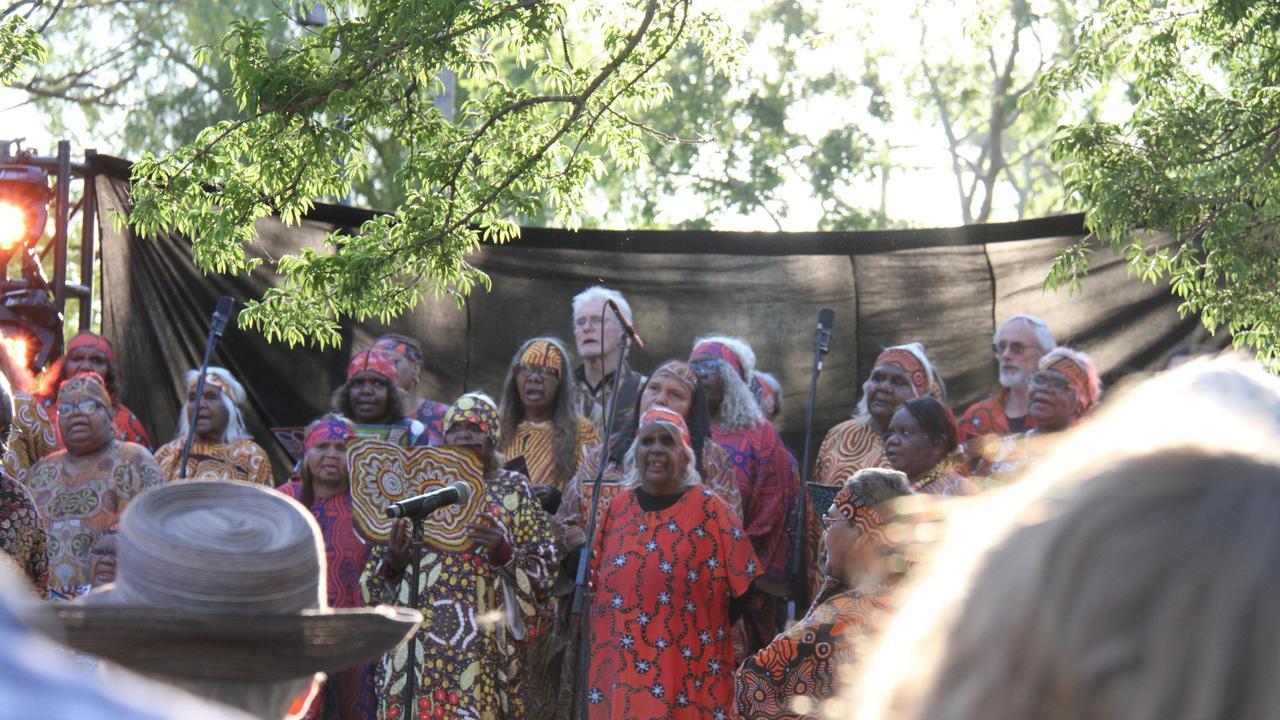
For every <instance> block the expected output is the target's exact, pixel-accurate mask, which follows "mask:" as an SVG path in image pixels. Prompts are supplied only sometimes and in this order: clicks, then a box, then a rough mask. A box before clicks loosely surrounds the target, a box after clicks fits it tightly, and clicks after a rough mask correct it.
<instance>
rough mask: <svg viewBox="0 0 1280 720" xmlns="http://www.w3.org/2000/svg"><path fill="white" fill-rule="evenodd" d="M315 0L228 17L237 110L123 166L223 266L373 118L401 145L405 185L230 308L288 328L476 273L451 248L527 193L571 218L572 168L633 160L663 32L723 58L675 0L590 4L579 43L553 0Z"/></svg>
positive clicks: (469, 283)
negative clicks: (586, 42) (279, 21)
mask: <svg viewBox="0 0 1280 720" xmlns="http://www.w3.org/2000/svg"><path fill="white" fill-rule="evenodd" d="M325 7H326V9H327V11H328V14H329V16H330V18H331V20H330V22H329V23H328V24H327V25H325V26H323V27H320V28H314V29H311V30H309V31H308V32H305V33H301V34H300V35H298V36H297V37H296V38H294V39H293V40H291V41H290V42H289V43H287V44H284V45H281V46H274V45H273V44H272V43H271V42H270V39H269V33H268V26H267V23H265V22H263V21H248V20H245V21H237V22H235V23H234V24H233V29H232V30H231V32H229V33H228V34H227V35H226V37H225V38H223V40H222V41H221V42H220V43H219V44H218V45H217V46H216V47H212V48H208V49H207V50H206V54H207V55H209V56H216V57H219V58H221V59H222V60H223V61H225V62H226V63H227V65H228V66H229V67H230V70H231V75H232V83H231V90H230V92H231V95H232V97H233V98H234V100H235V101H236V104H237V108H238V111H239V113H240V117H239V118H237V119H232V120H224V121H221V122H218V123H216V124H214V125H212V126H210V127H208V128H206V129H205V130H203V131H201V132H200V133H199V135H198V136H197V137H196V139H195V140H194V141H193V142H192V143H190V144H188V145H184V146H183V147H180V148H178V149H177V150H175V151H173V152H172V153H168V154H164V155H154V154H147V155H144V156H143V157H142V158H141V159H140V160H139V161H138V162H137V163H136V164H135V166H134V177H133V180H134V186H133V199H134V201H135V206H134V208H133V210H132V212H131V213H130V216H129V222H130V223H132V224H133V226H134V227H135V228H136V229H138V230H139V231H141V232H142V233H144V234H152V233H156V232H160V231H176V232H180V233H182V234H184V235H186V236H187V237H190V238H191V239H192V243H193V253H194V256H195V259H196V262H197V264H198V265H199V266H200V267H201V268H202V269H204V270H206V271H215V272H236V271H246V270H249V269H252V268H253V267H254V266H255V265H256V264H257V261H254V260H252V259H250V257H249V256H248V255H247V254H246V251H245V246H246V244H248V243H251V242H252V241H253V239H254V229H253V226H254V221H255V220H257V219H259V218H262V217H265V216H267V215H270V214H273V213H274V214H278V215H279V216H280V217H281V218H282V219H283V220H284V221H285V222H297V221H298V220H299V219H300V218H301V216H302V214H303V213H305V212H306V211H307V209H308V208H310V207H311V206H312V204H313V203H314V202H315V201H316V199H317V198H324V197H343V196H345V195H346V194H347V192H348V191H349V190H350V189H351V185H352V182H353V181H354V180H356V179H359V178H362V177H364V176H365V175H366V173H367V171H368V163H367V159H368V157H369V155H370V137H371V136H374V135H376V134H379V133H381V134H383V135H384V136H389V137H394V138H395V140H396V141H397V142H398V143H400V144H401V145H403V147H404V148H405V154H404V156H403V160H402V162H401V164H400V166H399V167H398V168H396V170H395V175H394V182H395V184H396V185H397V186H398V187H400V188H402V189H403V191H404V193H405V201H404V202H403V203H401V204H400V205H399V206H398V207H396V208H394V210H392V211H391V212H390V213H388V214H386V215H383V216H380V217H378V218H376V219H374V220H371V221H370V222H368V223H366V224H365V225H364V226H363V227H362V228H360V232H359V233H357V234H355V235H344V234H334V235H332V236H331V237H330V238H329V242H330V243H331V245H332V247H333V251H332V252H316V251H314V250H311V249H305V250H303V251H302V252H300V253H299V254H298V255H296V256H290V257H284V258H280V259H279V260H278V261H277V263H276V270H277V271H278V272H279V273H280V275H281V276H282V278H283V281H282V284H281V285H280V286H279V287H277V288H274V289H272V290H270V291H268V293H267V294H266V295H265V296H264V297H263V298H261V299H260V300H255V301H252V302H250V303H248V304H247V305H246V307H245V310H244V311H243V312H242V313H241V314H240V320H241V323H242V324H244V325H248V326H251V327H256V328H259V329H260V330H262V331H263V332H264V333H265V334H266V335H267V336H268V337H269V338H278V339H284V340H286V341H288V342H290V343H296V342H303V341H305V340H315V341H318V342H320V343H321V344H325V343H328V342H336V341H337V338H338V322H339V320H340V319H342V318H344V317H351V318H355V319H357V320H359V319H366V318H369V317H379V318H381V319H384V320H385V319H388V318H390V317H392V316H394V315H397V314H399V313H402V312H404V311H406V310H408V309H410V308H411V307H413V306H414V305H415V304H416V303H417V302H418V301H419V299H420V298H421V297H422V296H423V294H424V293H428V292H429V293H431V294H434V295H436V296H441V295H450V296H453V297H455V298H457V299H458V300H459V302H461V300H462V298H463V297H464V296H465V295H466V293H467V292H469V291H470V289H471V288H472V287H473V286H474V285H475V284H476V283H485V282H487V279H486V278H485V276H484V275H483V274H482V273H481V272H479V271H478V270H477V269H476V268H474V267H473V266H471V265H470V264H469V263H468V262H467V260H466V255H467V253H468V252H470V251H473V250H474V249H476V247H477V246H478V244H479V242H480V240H481V239H482V238H483V239H487V240H492V241H498V242H503V241H507V240H510V239H512V238H514V237H516V236H517V235H518V233H519V228H518V226H517V225H516V223H515V222H514V220H513V218H515V217H518V216H522V215H528V214H531V213H533V212H534V211H536V210H537V209H538V208H540V207H543V206H546V207H548V208H550V209H551V212H552V213H553V214H554V216H555V218H556V220H557V221H558V222H559V223H561V224H563V225H567V226H573V225H574V223H575V222H576V214H575V213H576V212H577V211H578V209H579V208H580V207H582V205H583V202H584V201H583V187H584V185H585V183H586V182H587V181H588V180H590V179H592V178H596V177H599V176H600V174H601V173H602V172H603V171H604V169H605V167H606V164H612V165H615V166H618V167H622V168H631V167H634V166H635V165H636V163H637V162H638V161H639V155H640V153H641V152H642V148H643V146H642V144H641V142H640V136H641V134H642V133H643V132H644V129H643V128H642V127H641V126H640V125H639V124H638V123H636V122H635V121H634V120H633V119H632V117H631V114H632V113H635V112H638V111H643V110H644V109H647V108H650V107H652V106H654V105H655V104H657V103H659V102H661V101H662V100H664V99H665V98H667V97H668V96H669V92H670V91H669V88H668V87H667V86H666V85H665V84H663V83H662V82H661V69H662V66H663V63H664V61H665V60H666V58H667V57H668V55H670V53H671V52H672V50H673V49H674V48H676V47H679V46H682V45H683V44H685V43H688V42H690V41H693V42H696V43H698V44H699V45H700V46H702V47H703V48H704V51H705V52H707V53H708V54H709V55H711V56H714V57H716V58H717V62H718V63H719V65H720V67H721V68H727V67H728V65H729V63H731V61H732V59H733V57H734V51H733V42H732V40H731V38H730V37H728V36H727V34H725V32H724V30H723V26H721V25H720V24H719V23H718V22H717V21H716V19H715V18H714V17H712V16H709V15H707V14H705V13H702V12H700V11H699V10H698V9H697V8H695V7H693V3H692V2H691V0H633V1H629V2H611V3H608V4H604V5H602V4H592V5H590V6H589V9H588V10H587V11H586V12H587V16H588V19H589V20H590V21H591V22H592V23H593V24H594V26H595V28H596V35H595V43H594V44H593V45H591V46H590V47H580V46H577V45H575V44H574V43H572V42H570V41H569V40H568V38H567V36H566V35H565V34H564V32H563V31H564V25H565V18H566V13H567V9H566V7H565V6H564V5H562V4H561V3H559V2H550V1H547V0H367V1H366V2H360V3H352V2H328V1H326V3H325ZM500 53H510V54H511V55H512V56H513V57H516V58H517V59H518V60H519V61H520V62H521V63H522V64H523V65H525V66H526V67H528V68H530V70H531V72H530V73H529V78H528V82H527V83H525V84H522V85H515V84H513V83H512V82H510V81H509V80H508V79H507V78H505V77H503V76H502V75H501V74H500V73H498V72H497V70H498V64H497V61H496V59H495V58H496V57H498V56H499V54H500ZM442 67H448V68H450V69H452V70H454V71H455V72H457V73H458V74H459V76H461V77H464V78H467V79H468V81H469V82H471V83H472V85H473V87H474V90H473V91H472V92H471V93H470V94H469V96H468V97H467V99H466V100H465V101H464V102H462V104H461V105H460V107H459V108H458V112H457V115H456V118H455V119H453V120H450V119H448V118H446V117H445V115H444V114H443V113H442V112H441V111H440V110H439V109H438V108H436V107H435V106H434V105H433V103H432V97H433V93H434V92H435V90H436V88H435V84H436V82H437V80H436V78H435V75H434V73H435V72H436V71H437V70H438V69H439V68H442ZM597 148H598V149H597Z"/></svg>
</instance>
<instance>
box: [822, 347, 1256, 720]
mask: <svg viewBox="0 0 1280 720" xmlns="http://www.w3.org/2000/svg"><path fill="white" fill-rule="evenodd" d="M1278 437H1280V380H1277V379H1276V378H1274V377H1270V376H1268V375H1267V374H1266V373H1265V372H1263V371H1262V370H1261V369H1260V368H1258V367H1257V366H1256V365H1254V364H1246V363H1241V362H1239V361H1235V360H1230V361H1225V362H1217V361H1215V362H1213V363H1210V362H1197V363H1192V364H1191V365H1190V366H1188V367H1186V368H1182V369H1180V370H1177V371H1174V372H1170V373H1168V374H1166V375H1162V376H1159V377H1157V378H1155V379H1153V380H1151V381H1148V382H1147V383H1144V384H1143V385H1141V386H1139V387H1136V388H1134V389H1133V390H1131V391H1129V393H1128V394H1127V395H1126V396H1124V397H1122V398H1119V399H1117V400H1115V401H1113V402H1112V403H1111V406H1110V407H1108V408H1107V409H1106V410H1105V411H1104V412H1103V413H1101V414H1100V415H1099V417H1097V418H1095V419H1094V420H1093V421H1092V422H1090V423H1089V424H1087V425H1082V426H1080V427H1079V428H1078V429H1073V430H1072V431H1071V432H1070V433H1067V434H1065V435H1064V436H1063V438H1062V440H1060V441H1059V442H1058V443H1057V445H1056V446H1055V448H1054V449H1053V450H1052V451H1051V453H1050V455H1049V456H1047V457H1046V458H1045V459H1044V461H1043V462H1041V463H1039V464H1038V465H1037V467H1036V469H1035V470H1034V471H1033V472H1032V473H1031V474H1030V475H1029V476H1028V477H1027V478H1026V479H1024V480H1023V481H1021V482H1020V483H1018V484H1015V485H1013V486H1011V487H1009V488H1008V489H1006V490H1004V491H1002V492H1001V493H999V494H997V495H995V496H994V497H993V498H991V499H990V500H988V501H986V502H984V503H982V504H980V505H975V506H973V507H971V508H968V509H965V510H962V511H961V512H960V514H958V515H957V516H956V517H954V518H953V520H952V525H953V526H954V527H953V531H952V533H951V534H950V536H949V537H948V539H947V541H946V542H945V543H943V545H942V548H941V549H940V551H939V553H938V554H937V556H936V557H935V558H934V559H933V560H932V561H931V563H930V564H931V568H930V569H929V571H928V572H927V573H926V574H925V576H924V577H925V579H924V581H923V582H922V583H921V584H920V585H919V586H918V587H916V588H915V589H914V592H912V593H911V595H910V597H909V599H908V601H907V603H906V606H905V608H904V609H903V611H902V613H901V614H900V615H899V616H898V617H897V618H896V619H895V621H894V623H893V625H892V627H891V629H890V631H889V633H888V634H887V635H886V636H885V638H884V639H883V642H882V643H881V645H880V647H879V650H878V652H877V654H876V655H875V658H874V660H873V662H872V663H870V664H869V665H868V666H867V668H868V669H867V671H866V673H865V674H864V676H863V677H862V678H861V680H860V682H859V683H858V684H856V687H851V688H850V690H849V694H848V696H847V698H845V701H846V702H847V704H848V707H847V710H848V712H849V713H850V714H851V715H852V714H854V713H855V710H854V708H856V715H857V716H858V717H866V718H890V717H892V718H904V719H906V720H913V719H915V718H930V719H931V720H932V719H941V720H968V719H970V718H979V717H980V718H983V719H984V720H988V719H991V720H1002V719H1004V718H1008V719H1009V720H1013V719H1015V718H1017V719H1019V720H1021V719H1023V718H1038V719H1039V718H1044V719H1046V720H1057V719H1059V718H1061V719H1065V718H1078V717H1091V718H1125V719H1126V720H1129V719H1134V720H1155V719H1156V718H1159V719H1160V720H1166V719H1172V720H1179V719H1180V718H1208V717H1215V718H1216V717H1221V718H1228V717H1229V718H1233V719H1235V718H1241V719H1246V720H1248V719H1251V718H1269V717H1274V716H1275V715H1276V714H1277V713H1280V695H1277V693H1276V692H1275V691H1274V687H1275V683H1274V677H1275V675H1276V673H1277V672H1280V647H1277V646H1276V644H1275V643H1273V642H1270V638H1272V637H1274V635H1275V633H1276V632H1277V630H1280V605H1277V604H1276V603H1275V602H1274V598H1275V597H1276V596H1277V593H1278V592H1280V529H1277V525H1276V522H1275V518H1276V516H1277V514H1278V513H1280V453H1278V452H1277V442H1276V440H1277V438H1278Z"/></svg>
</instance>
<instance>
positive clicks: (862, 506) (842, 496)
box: [831, 484, 884, 527]
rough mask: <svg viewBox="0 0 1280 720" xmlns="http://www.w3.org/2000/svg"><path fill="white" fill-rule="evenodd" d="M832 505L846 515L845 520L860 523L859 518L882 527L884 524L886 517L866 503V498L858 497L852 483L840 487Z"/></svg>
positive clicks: (871, 524) (855, 523)
mask: <svg viewBox="0 0 1280 720" xmlns="http://www.w3.org/2000/svg"><path fill="white" fill-rule="evenodd" d="M831 507H833V508H835V509H836V512H838V513H840V514H841V515H843V516H844V519H845V520H848V521H850V522H852V523H853V524H854V525H858V521H859V519H861V520H862V521H863V522H865V523H867V524H868V525H870V526H874V527H881V526H883V525H884V518H883V517H881V516H880V513H879V512H876V509H875V508H873V507H871V506H870V505H868V504H867V503H866V501H865V500H863V499H862V498H860V497H858V495H857V493H855V492H854V491H853V485H852V484H846V485H845V486H844V487H842V488H840V492H838V493H836V496H835V499H833V500H832V501H831Z"/></svg>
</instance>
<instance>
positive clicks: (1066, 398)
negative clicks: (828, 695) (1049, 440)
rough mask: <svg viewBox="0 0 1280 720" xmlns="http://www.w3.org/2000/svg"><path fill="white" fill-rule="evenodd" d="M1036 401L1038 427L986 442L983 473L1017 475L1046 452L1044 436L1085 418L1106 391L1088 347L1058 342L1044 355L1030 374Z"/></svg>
mask: <svg viewBox="0 0 1280 720" xmlns="http://www.w3.org/2000/svg"><path fill="white" fill-rule="evenodd" d="M1027 387H1028V388H1030V389H1031V395H1030V398H1031V402H1030V404H1029V405H1028V406H1027V415H1028V416H1029V417H1030V418H1031V419H1032V420H1034V421H1035V427H1033V428H1031V429H1030V430H1027V431H1026V432H1024V433H1021V434H1019V435H1009V436H1006V437H1003V438H1000V441H999V442H998V443H989V444H988V445H986V446H984V448H983V453H984V459H983V460H982V461H980V462H979V464H978V474H980V475H985V476H988V477H991V476H999V475H1003V476H1011V475H1014V474H1016V473H1018V472H1019V471H1021V470H1023V469H1024V468H1026V467H1027V466H1028V465H1029V464H1030V463H1032V462H1034V461H1035V460H1036V459H1038V458H1039V457H1040V456H1041V455H1043V454H1044V444H1043V442H1042V438H1044V437H1045V436H1048V435H1053V434H1054V433H1059V432H1062V431H1063V430H1067V429H1069V428H1071V427H1072V426H1074V425H1075V424H1076V423H1078V422H1080V421H1081V420H1082V419H1084V418H1085V416H1087V415H1088V414H1089V413H1090V412H1091V411H1092V410H1093V408H1094V406H1095V405H1097V404H1098V399H1099V398H1100V397H1102V380H1101V379H1100V378H1099V377H1098V368H1097V366H1096V365H1094V364H1093V358H1090V357H1089V356H1088V355H1087V354H1085V353H1084V352H1081V351H1080V350H1075V349H1072V348H1069V347H1058V348H1054V349H1053V350H1051V351H1049V352H1048V353H1047V354H1046V355H1045V356H1044V357H1043V358H1041V359H1040V369H1039V370H1037V371H1036V372H1035V373H1034V374H1033V375H1032V376H1031V377H1030V378H1028V379H1027Z"/></svg>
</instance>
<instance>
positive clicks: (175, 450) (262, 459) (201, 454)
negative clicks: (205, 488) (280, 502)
mask: <svg viewBox="0 0 1280 720" xmlns="http://www.w3.org/2000/svg"><path fill="white" fill-rule="evenodd" d="M185 442H186V438H178V439H177V440H173V441H171V442H169V443H167V444H166V445H164V447H161V448H160V449H159V450H157V451H156V463H157V464H158V465H159V466H160V471H161V472H162V473H163V474H164V477H165V479H166V480H168V481H169V482H175V481H177V480H178V479H179V478H178V476H179V472H178V471H179V470H181V469H182V467H181V466H182V445H183V444H184V443H185ZM187 480H239V481H241V482H247V483H255V484H258V485H266V486H267V487H274V486H275V481H274V479H273V478H272V475H271V460H270V459H268V458H267V452H266V451H265V450H263V449H262V448H261V447H259V446H258V444H257V443H255V442H254V441H252V440H250V439H248V438H241V439H239V440H232V441H231V442H229V443H207V442H203V441H201V440H196V441H195V442H193V443H191V455H190V456H189V457H188V458H187Z"/></svg>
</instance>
